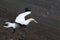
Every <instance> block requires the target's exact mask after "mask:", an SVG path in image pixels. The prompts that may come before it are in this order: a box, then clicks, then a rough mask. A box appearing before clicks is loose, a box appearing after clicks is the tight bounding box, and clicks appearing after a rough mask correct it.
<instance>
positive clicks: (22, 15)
mask: <svg viewBox="0 0 60 40" xmlns="http://www.w3.org/2000/svg"><path fill="white" fill-rule="evenodd" d="M29 14H31V11H27V12H24V13H21V14H19V15H18V16H17V17H16V19H15V22H17V23H20V24H22V23H23V22H24V21H25V16H27V15H29Z"/></svg>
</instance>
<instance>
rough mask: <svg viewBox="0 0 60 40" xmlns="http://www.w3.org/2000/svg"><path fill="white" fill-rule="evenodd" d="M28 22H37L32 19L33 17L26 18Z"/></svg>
mask: <svg viewBox="0 0 60 40" xmlns="http://www.w3.org/2000/svg"><path fill="white" fill-rule="evenodd" d="M27 21H28V22H29V23H30V22H32V21H34V22H35V23H38V22H37V21H36V20H35V19H33V18H29V19H28V20H27Z"/></svg>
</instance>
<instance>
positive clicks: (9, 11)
mask: <svg viewBox="0 0 60 40" xmlns="http://www.w3.org/2000/svg"><path fill="white" fill-rule="evenodd" d="M26 7H27V8H29V9H31V11H32V13H31V15H29V16H27V17H26V19H27V18H30V17H33V18H35V19H36V20H37V21H38V22H39V23H38V24H36V23H34V22H31V23H30V24H29V25H28V27H27V28H21V29H16V32H15V33H13V32H12V30H11V29H6V28H4V27H3V26H4V23H5V22H6V21H10V22H14V20H15V18H16V16H17V15H18V14H20V13H22V12H24V9H25V8H26ZM0 40H60V1H59V0H0Z"/></svg>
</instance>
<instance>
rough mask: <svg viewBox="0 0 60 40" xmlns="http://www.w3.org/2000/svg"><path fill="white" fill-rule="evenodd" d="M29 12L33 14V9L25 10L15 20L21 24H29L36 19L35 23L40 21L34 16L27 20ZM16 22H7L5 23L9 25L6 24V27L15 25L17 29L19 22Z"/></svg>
mask: <svg viewBox="0 0 60 40" xmlns="http://www.w3.org/2000/svg"><path fill="white" fill-rule="evenodd" d="M29 14H31V11H27V12H24V13H21V14H19V15H18V16H17V17H16V19H15V22H16V23H19V24H22V25H28V24H29V23H30V22H31V21H34V22H35V23H38V22H37V21H35V20H34V19H33V18H29V19H27V20H25V16H27V15H29ZM16 23H11V22H5V24H8V26H4V27H6V28H10V27H13V28H14V29H15V28H16V27H17V24H16Z"/></svg>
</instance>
